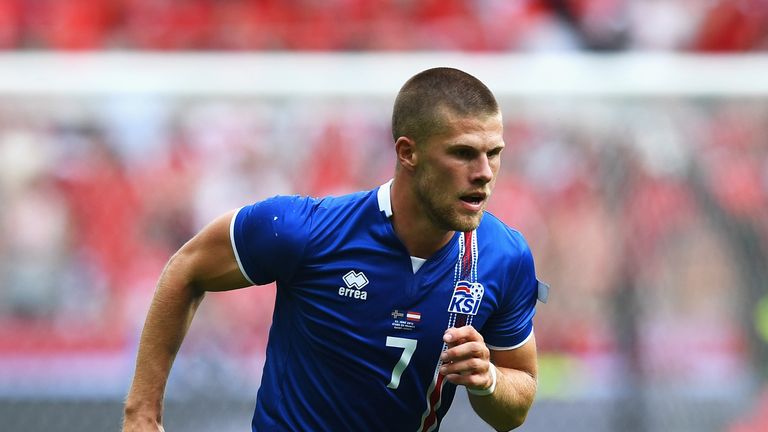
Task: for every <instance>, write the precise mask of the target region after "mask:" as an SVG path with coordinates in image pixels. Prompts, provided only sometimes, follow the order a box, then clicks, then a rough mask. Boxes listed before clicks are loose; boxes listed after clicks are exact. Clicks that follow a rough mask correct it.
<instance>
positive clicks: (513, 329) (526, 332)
mask: <svg viewBox="0 0 768 432" xmlns="http://www.w3.org/2000/svg"><path fill="white" fill-rule="evenodd" d="M522 242H523V246H524V247H522V248H521V250H520V254H519V255H518V258H517V265H516V266H515V265H514V262H513V265H512V266H510V270H511V274H512V277H511V278H510V279H509V281H510V282H509V283H508V284H507V286H505V287H503V288H502V293H501V296H500V302H499V308H498V309H497V311H496V312H495V313H494V314H493V315H491V317H490V318H489V319H488V321H487V322H486V323H485V325H484V326H483V331H482V334H483V338H484V339H485V342H486V344H487V345H488V347H489V348H491V349H496V350H508V349H514V348H518V347H520V346H522V345H523V344H525V342H527V341H528V339H530V337H531V335H532V334H533V316H534V314H535V313H536V300H537V298H538V286H539V282H538V281H537V280H536V271H535V269H534V265H533V256H532V255H531V250H530V249H529V248H528V246H527V244H525V242H524V241H522Z"/></svg>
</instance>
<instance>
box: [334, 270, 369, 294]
mask: <svg viewBox="0 0 768 432" xmlns="http://www.w3.org/2000/svg"><path fill="white" fill-rule="evenodd" d="M342 279H343V280H344V284H345V285H346V288H345V287H339V295H340V296H342V297H350V298H356V299H360V300H366V299H367V298H368V291H363V289H362V288H363V287H365V286H366V285H368V278H367V277H365V273H363V272H356V271H354V270H350V271H348V272H347V274H345V275H344V277H343V278H342Z"/></svg>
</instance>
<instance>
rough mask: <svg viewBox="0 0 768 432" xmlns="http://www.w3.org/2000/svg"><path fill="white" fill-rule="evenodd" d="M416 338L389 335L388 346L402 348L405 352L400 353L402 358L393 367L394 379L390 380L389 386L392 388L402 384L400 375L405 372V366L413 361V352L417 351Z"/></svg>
mask: <svg viewBox="0 0 768 432" xmlns="http://www.w3.org/2000/svg"><path fill="white" fill-rule="evenodd" d="M417 343H418V341H417V340H416V339H407V338H399V337H394V336H387V346H388V347H395V348H402V349H403V353H402V354H400V360H398V362H397V364H396V365H395V368H394V369H392V379H390V380H389V384H387V387H389V388H391V389H397V387H398V386H399V385H400V375H402V374H403V371H404V370H405V368H407V367H408V363H410V362H411V357H412V356H413V352H414V351H416V344H417Z"/></svg>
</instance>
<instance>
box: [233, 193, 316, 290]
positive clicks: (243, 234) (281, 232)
mask: <svg viewBox="0 0 768 432" xmlns="http://www.w3.org/2000/svg"><path fill="white" fill-rule="evenodd" d="M312 208H313V206H312V200H311V199H310V198H305V197H298V196H276V197H273V198H269V199H266V200H264V201H260V202H257V203H255V204H252V205H248V206H245V207H243V208H241V209H240V210H238V211H237V212H236V213H235V215H234V216H233V217H232V222H231V224H230V239H231V241H232V249H233V250H234V252H235V258H236V259H237V262H238V265H239V266H240V271H242V272H243V275H244V276H245V277H246V278H247V279H248V280H249V281H250V282H251V283H253V284H255V285H264V284H267V283H270V282H274V281H279V280H288V279H290V278H291V276H292V275H293V272H294V271H295V270H296V267H297V265H298V263H299V261H300V260H301V256H302V254H303V251H304V247H305V245H306V243H307V238H308V236H309V230H310V228H311V216H312Z"/></svg>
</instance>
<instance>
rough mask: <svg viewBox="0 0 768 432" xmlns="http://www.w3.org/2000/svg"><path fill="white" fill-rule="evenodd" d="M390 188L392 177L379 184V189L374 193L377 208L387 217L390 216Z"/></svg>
mask: <svg viewBox="0 0 768 432" xmlns="http://www.w3.org/2000/svg"><path fill="white" fill-rule="evenodd" d="M391 188H392V179H390V180H389V181H388V182H386V183H384V184H383V185H381V186H379V191H378V192H377V193H376V197H377V198H378V200H379V210H380V211H382V212H384V215H385V216H386V217H388V218H390V217H392V195H391V192H390V189H391Z"/></svg>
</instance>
